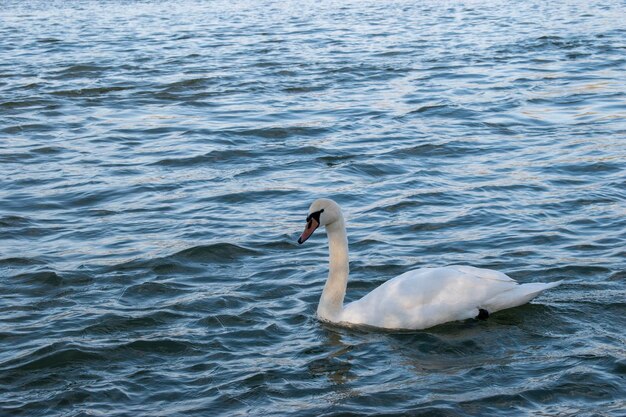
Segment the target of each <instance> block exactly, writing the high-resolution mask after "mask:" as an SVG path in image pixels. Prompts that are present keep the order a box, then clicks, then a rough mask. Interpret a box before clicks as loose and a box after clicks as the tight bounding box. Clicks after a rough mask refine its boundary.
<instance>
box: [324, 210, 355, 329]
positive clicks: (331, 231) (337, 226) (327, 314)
mask: <svg viewBox="0 0 626 417" xmlns="http://www.w3.org/2000/svg"><path fill="white" fill-rule="evenodd" d="M326 234H327V235H328V250H329V254H330V256H329V270H328V279H327V280H326V285H324V291H323V292H322V297H321V298H320V303H319V305H318V306H317V315H318V316H319V317H320V318H321V319H322V320H327V321H333V322H336V321H340V316H341V312H342V311H343V297H344V296H345V295H346V286H347V284H348V274H349V273H350V268H349V266H348V236H347V234H346V225H345V223H344V220H343V217H341V218H339V220H337V221H335V222H333V223H331V224H329V225H327V226H326Z"/></svg>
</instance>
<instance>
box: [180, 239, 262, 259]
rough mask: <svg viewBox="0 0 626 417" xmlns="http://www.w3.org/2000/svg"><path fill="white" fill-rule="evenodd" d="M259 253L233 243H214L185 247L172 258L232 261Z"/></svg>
mask: <svg viewBox="0 0 626 417" xmlns="http://www.w3.org/2000/svg"><path fill="white" fill-rule="evenodd" d="M258 254H259V252H257V251H255V250H252V249H249V248H246V247H244V246H240V245H236V244H233V243H213V244H209V245H200V246H194V247H193V248H188V249H184V250H182V251H180V252H177V253H176V254H174V255H172V258H173V259H176V260H181V261H193V262H204V263H213V262H216V263H231V262H233V261H237V260H241V259H243V258H248V257H251V256H255V255H258Z"/></svg>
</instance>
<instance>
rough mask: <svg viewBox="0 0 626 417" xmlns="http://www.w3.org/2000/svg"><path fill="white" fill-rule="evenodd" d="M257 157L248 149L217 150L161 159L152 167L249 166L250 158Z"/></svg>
mask: <svg viewBox="0 0 626 417" xmlns="http://www.w3.org/2000/svg"><path fill="white" fill-rule="evenodd" d="M255 156H257V154H256V153H255V152H253V151H250V150H246V149H229V150H216V151H211V152H208V153H205V154H204V155H196V156H191V157H182V158H166V159H161V160H160V161H157V162H153V163H152V164H150V165H160V166H168V167H184V168H188V167H190V166H194V165H203V164H213V163H223V162H230V163H235V164H237V163H242V164H247V163H249V158H254V157H255Z"/></svg>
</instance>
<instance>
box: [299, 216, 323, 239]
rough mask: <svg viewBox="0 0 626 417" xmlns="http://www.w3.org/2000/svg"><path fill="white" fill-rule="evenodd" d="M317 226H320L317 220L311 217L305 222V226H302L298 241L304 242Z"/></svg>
mask: <svg viewBox="0 0 626 417" xmlns="http://www.w3.org/2000/svg"><path fill="white" fill-rule="evenodd" d="M319 226H320V224H319V222H318V221H317V220H315V219H314V218H311V219H310V220H309V221H308V222H307V224H306V227H305V228H304V232H302V234H301V235H300V238H299V239H298V243H299V244H303V243H304V242H306V240H307V239H308V238H310V237H311V235H312V234H313V232H314V231H315V229H317V228H318V227H319Z"/></svg>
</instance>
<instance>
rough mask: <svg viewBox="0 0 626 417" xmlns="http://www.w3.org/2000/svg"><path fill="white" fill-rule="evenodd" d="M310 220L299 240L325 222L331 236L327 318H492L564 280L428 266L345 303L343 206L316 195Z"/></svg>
mask: <svg viewBox="0 0 626 417" xmlns="http://www.w3.org/2000/svg"><path fill="white" fill-rule="evenodd" d="M306 222H307V223H306V227H305V229H304V232H302V235H301V236H300V238H299V239H298V243H299V244H302V243H304V242H305V241H306V240H307V239H308V238H309V237H310V236H311V235H312V234H313V232H314V231H315V230H316V229H317V228H318V227H320V226H323V227H325V228H326V234H327V236H328V249H329V253H330V258H329V272H328V279H327V280H326V284H325V285H324V290H323V291H322V296H321V297H320V302H319V305H318V307H317V316H318V318H319V319H320V320H322V321H325V322H330V323H335V324H339V325H348V326H349V325H365V326H372V327H378V328H383V329H407V330H420V329H426V328H428V327H432V326H436V325H438V324H442V323H446V322H449V321H456V320H466V319H470V318H476V319H486V318H488V317H489V315H490V314H492V313H494V312H496V311H499V310H504V309H506V308H511V307H517V306H520V305H522V304H525V303H527V302H528V301H530V300H532V299H533V298H535V297H536V296H537V295H539V294H541V293H542V292H543V291H544V290H547V289H549V288H553V287H556V286H557V285H559V284H561V282H562V281H557V282H551V283H540V282H537V283H530V284H521V285H520V284H518V283H517V282H516V281H515V280H513V279H512V278H510V277H509V276H507V275H505V274H503V273H501V272H498V271H493V270H489V269H481V268H475V267H472V266H464V265H451V266H446V267H440V268H422V269H416V270H412V271H408V272H405V273H404V274H401V275H398V276H397V277H395V278H392V279H390V280H389V281H387V282H385V283H383V284H382V285H380V286H379V287H377V288H375V289H374V290H372V292H370V293H369V294H366V295H365V296H364V297H363V298H361V299H360V300H356V301H353V302H351V303H348V304H347V305H345V306H344V303H343V300H344V296H345V294H346V286H347V283H348V274H349V266H348V237H347V234H346V223H345V220H344V217H343V214H342V212H341V208H340V207H339V205H338V204H337V203H335V202H334V201H333V200H330V199H327V198H321V199H318V200H315V201H314V202H313V204H311V207H310V208H309V213H308V216H307V218H306Z"/></svg>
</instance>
